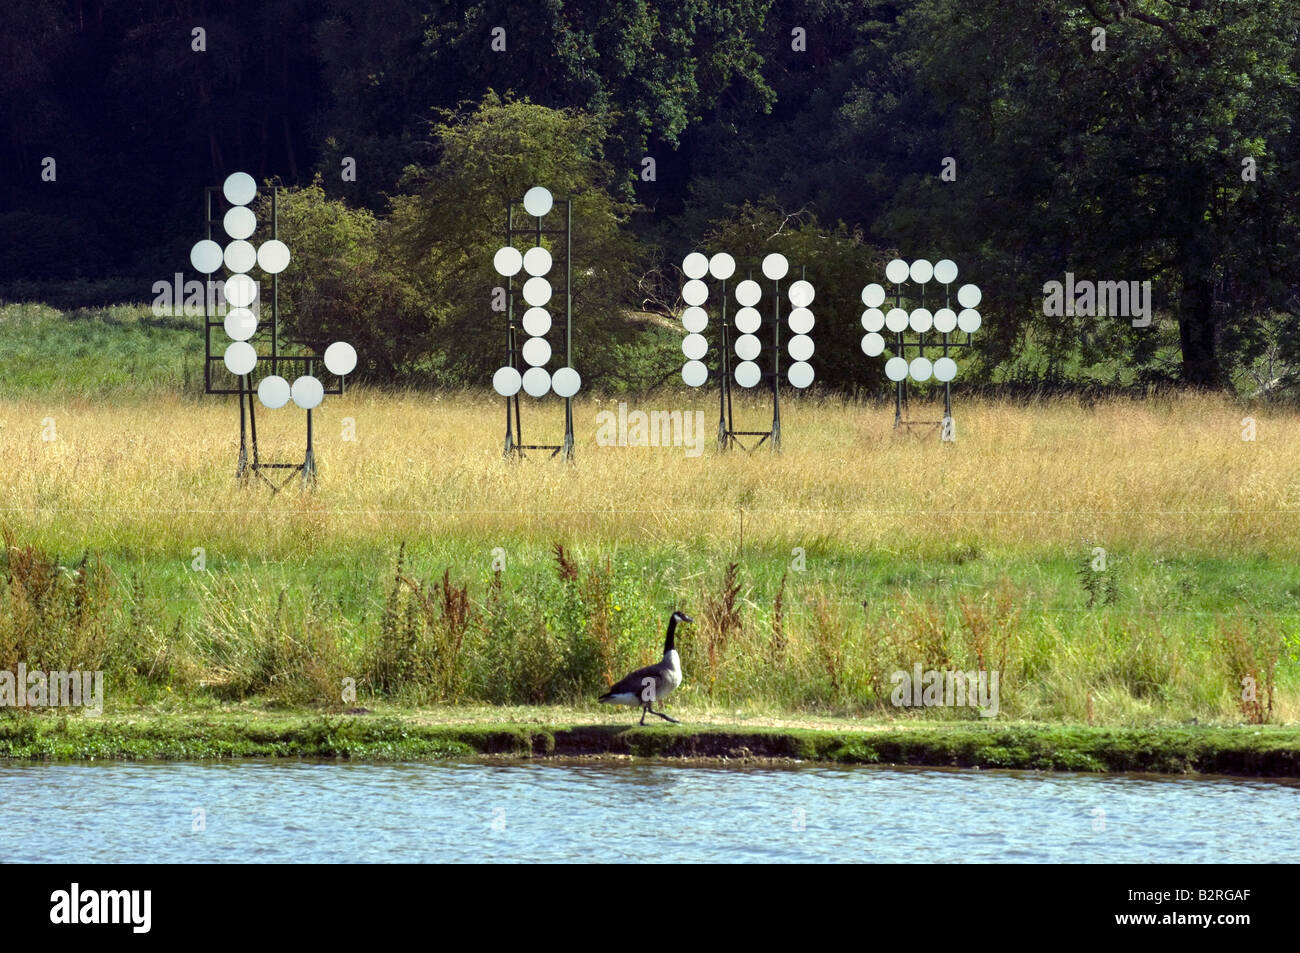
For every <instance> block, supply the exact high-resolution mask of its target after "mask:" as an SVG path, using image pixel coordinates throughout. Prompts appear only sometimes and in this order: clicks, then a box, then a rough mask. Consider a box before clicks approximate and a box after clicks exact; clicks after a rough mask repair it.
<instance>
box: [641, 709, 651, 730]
mask: <svg viewBox="0 0 1300 953" xmlns="http://www.w3.org/2000/svg"><path fill="white" fill-rule="evenodd" d="M649 710H650V707H649V706H648V705H647V706H646V707H645V708H642V709H641V724H643V725H644V724H645V713H646V712H648V711H649Z"/></svg>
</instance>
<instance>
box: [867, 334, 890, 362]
mask: <svg viewBox="0 0 1300 953" xmlns="http://www.w3.org/2000/svg"><path fill="white" fill-rule="evenodd" d="M884 351H885V339H884V338H882V337H881V336H880V335H879V334H877V333H876V332H875V331H872V332H871V333H869V334H864V335H862V353H863V354H865V355H867V357H879V356H880V355H881V354H883V353H884Z"/></svg>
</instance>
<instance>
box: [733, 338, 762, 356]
mask: <svg viewBox="0 0 1300 953" xmlns="http://www.w3.org/2000/svg"><path fill="white" fill-rule="evenodd" d="M761 350H763V345H762V344H760V343H759V340H758V338H756V337H754V335H752V334H742V335H741V336H740V337H738V338H736V357H738V358H740V359H741V360H742V361H752V360H754V359H755V358H756V357H758V354H759V352H760V351H761Z"/></svg>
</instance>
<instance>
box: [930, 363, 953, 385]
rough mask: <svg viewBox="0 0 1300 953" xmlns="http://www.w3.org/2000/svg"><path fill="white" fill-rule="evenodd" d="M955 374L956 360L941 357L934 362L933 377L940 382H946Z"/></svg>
mask: <svg viewBox="0 0 1300 953" xmlns="http://www.w3.org/2000/svg"><path fill="white" fill-rule="evenodd" d="M956 376H957V362H956V361H954V360H953V359H952V358H950V357H941V358H939V360H937V361H935V362H934V378H935V380H937V381H939V382H941V383H944V384H946V383H948V381H950V380H952V379H953V378H954V377H956Z"/></svg>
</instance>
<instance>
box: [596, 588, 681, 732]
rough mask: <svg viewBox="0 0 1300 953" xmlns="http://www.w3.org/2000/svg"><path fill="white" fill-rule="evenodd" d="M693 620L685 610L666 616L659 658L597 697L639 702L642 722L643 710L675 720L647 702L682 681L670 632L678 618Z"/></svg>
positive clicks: (609, 702)
mask: <svg viewBox="0 0 1300 953" xmlns="http://www.w3.org/2000/svg"><path fill="white" fill-rule="evenodd" d="M694 621H695V620H694V619H692V618H691V617H690V616H688V615H686V614H685V613H682V612H674V613H673V614H672V616H671V617H670V618H669V619H668V638H667V639H665V640H664V657H663V661H661V662H659V663H658V664H657V665H647V666H646V667H645V668H639V669H637V670H636V671H635V672H633V673H632V674H631V675H628V676H626V677H625V678H623V679H622V680H621V681H620V682H619V683H618V684H617V685H615V686H614V687H613V688H611V689H610V690H609V691H607V692H606V693H605V694H603V695H601V696H600V698H599V699H598V701H601V702H604V703H605V704H607V705H640V706H641V724H643V725H644V724H645V715H646V712H649V713H650V714H652V715H658V716H659V717H660V718H662V719H663V720H664V721H671V722H672V723H673V724H674V725H676V724H679V722H678V721H677V719H676V718H669V717H668V716H667V715H665V714H664V713H663V712H661V711H655V710H654V709H653V708H651V707H650V706H651V705H653V704H654V702H655V699H659V698H664V697H665V696H666V695H667V694H668V693H669V692H671V691H672V690H673V689H674V688H676V687H677V686H678V685H680V684H681V683H682V660H681V659H680V658H678V656H677V649H675V648H674V647H673V633H674V632H676V631H677V623H678V622H694Z"/></svg>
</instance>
